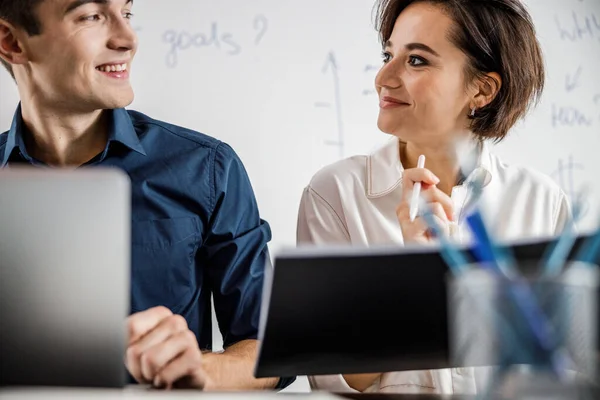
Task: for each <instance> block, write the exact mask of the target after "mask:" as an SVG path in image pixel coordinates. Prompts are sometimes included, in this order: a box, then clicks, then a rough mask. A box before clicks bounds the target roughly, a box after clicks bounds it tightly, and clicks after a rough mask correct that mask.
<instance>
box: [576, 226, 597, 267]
mask: <svg viewBox="0 0 600 400" xmlns="http://www.w3.org/2000/svg"><path fill="white" fill-rule="evenodd" d="M575 260H577V261H581V262H585V263H590V264H598V263H600V228H599V229H598V230H597V231H596V233H594V234H593V235H592V236H590V237H588V238H587V239H586V240H585V242H583V244H582V245H581V248H580V249H579V251H578V252H577V254H576V255H575Z"/></svg>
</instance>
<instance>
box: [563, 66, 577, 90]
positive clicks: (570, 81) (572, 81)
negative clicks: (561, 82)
mask: <svg viewBox="0 0 600 400" xmlns="http://www.w3.org/2000/svg"><path fill="white" fill-rule="evenodd" d="M580 75H581V67H579V68H577V71H576V72H575V74H574V75H573V76H572V77H571V75H568V74H567V78H566V79H565V89H566V90H567V93H568V92H572V91H573V90H575V88H576V87H577V86H579V76H580Z"/></svg>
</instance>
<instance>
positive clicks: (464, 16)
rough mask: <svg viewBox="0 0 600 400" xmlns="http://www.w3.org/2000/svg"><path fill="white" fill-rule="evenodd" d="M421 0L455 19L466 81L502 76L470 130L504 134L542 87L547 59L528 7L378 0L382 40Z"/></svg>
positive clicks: (465, 0)
mask: <svg viewBox="0 0 600 400" xmlns="http://www.w3.org/2000/svg"><path fill="white" fill-rule="evenodd" d="M417 2H426V3H430V4H434V5H438V6H440V7H441V9H442V10H443V11H445V12H446V13H447V14H448V15H449V17H450V18H451V19H452V20H453V21H454V23H455V27H454V29H453V30H452V31H451V32H450V38H451V40H452V42H453V43H454V44H455V45H456V46H457V47H458V48H459V49H460V50H462V51H463V53H464V54H466V55H467V58H468V63H467V68H466V71H465V77H466V79H467V82H471V81H472V79H474V78H477V77H481V76H483V75H484V74H486V73H490V72H496V73H498V74H499V75H500V77H501V78H502V86H501V88H500V90H499V92H498V93H497V95H496V97H495V98H494V100H493V101H492V102H491V103H490V104H488V105H487V106H485V107H483V108H481V109H479V110H477V111H476V113H475V116H474V117H472V118H471V129H472V130H473V132H474V133H475V134H476V135H477V136H478V137H479V138H480V139H493V140H495V141H500V140H502V139H504V137H505V136H506V135H507V133H508V131H509V130H510V128H512V126H513V125H514V124H515V123H516V122H517V121H518V120H519V119H520V118H522V117H524V116H525V114H526V113H527V111H528V110H529V108H530V106H531V105H532V104H534V103H537V101H538V100H539V98H540V96H541V94H542V91H543V89H544V80H545V72H544V60H543V57H542V51H541V48H540V44H539V42H538V40H537V38H536V32H535V27H534V25H533V21H532V19H531V16H530V15H529V12H528V11H527V9H526V8H525V6H524V5H523V3H522V2H521V1H520V0H378V2H377V4H376V21H375V23H376V28H377V30H378V32H379V38H380V40H381V43H382V44H384V43H386V42H387V41H388V40H389V38H390V36H391V34H392V30H393V29H394V24H395V23H396V20H397V18H398V16H399V15H400V13H401V12H402V11H403V10H404V9H405V8H406V7H408V6H409V5H410V4H412V3H417Z"/></svg>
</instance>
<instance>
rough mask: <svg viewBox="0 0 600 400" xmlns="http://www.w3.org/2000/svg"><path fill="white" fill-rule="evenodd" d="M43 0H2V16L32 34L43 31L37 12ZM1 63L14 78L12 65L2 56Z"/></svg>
mask: <svg viewBox="0 0 600 400" xmlns="http://www.w3.org/2000/svg"><path fill="white" fill-rule="evenodd" d="M42 1H43V0H0V18H1V19H3V20H5V21H7V22H9V23H11V24H12V25H14V26H16V27H19V28H23V29H25V31H26V32H27V33H28V34H29V35H30V36H34V35H39V34H40V33H41V28H40V23H39V21H38V19H37V16H36V14H35V9H36V8H37V6H38V4H39V3H41V2H42ZM0 63H2V65H4V67H5V68H6V69H7V70H8V72H9V73H10V75H11V76H12V77H13V78H14V77H15V76H14V74H13V71H12V67H11V65H10V64H9V63H7V62H6V61H4V60H3V59H1V58H0Z"/></svg>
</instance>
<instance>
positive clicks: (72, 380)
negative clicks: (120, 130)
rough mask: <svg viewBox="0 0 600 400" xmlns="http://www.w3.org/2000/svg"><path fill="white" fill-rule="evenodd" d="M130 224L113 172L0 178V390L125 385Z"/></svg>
mask: <svg viewBox="0 0 600 400" xmlns="http://www.w3.org/2000/svg"><path fill="white" fill-rule="evenodd" d="M130 220H131V195H130V182H129V180H128V177H127V175H125V174H124V173H123V172H120V171H118V170H115V169H100V168H94V169H91V168H90V169H80V170H75V171H73V170H71V171H69V170H53V169H43V168H31V167H21V168H7V169H4V170H0V386H13V385H16V386H38V385H43V386H80V387H123V386H125V384H126V383H127V373H126V369H125V366H124V361H123V360H124V354H125V345H126V326H125V319H126V318H127V316H128V313H129V284H130V245H131V244H130V242H131V239H130V235H131V234H130Z"/></svg>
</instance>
